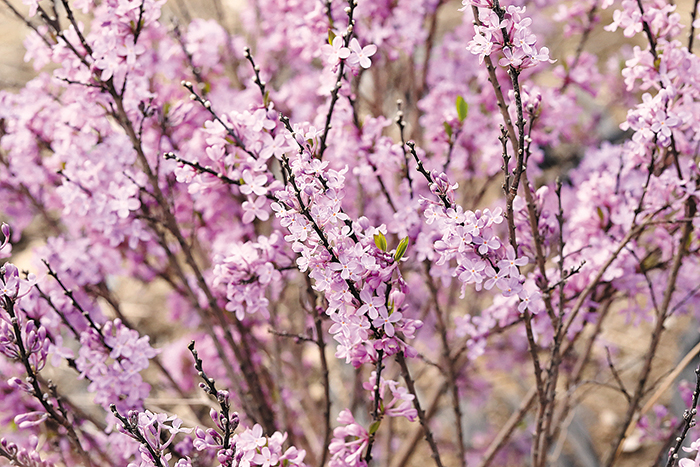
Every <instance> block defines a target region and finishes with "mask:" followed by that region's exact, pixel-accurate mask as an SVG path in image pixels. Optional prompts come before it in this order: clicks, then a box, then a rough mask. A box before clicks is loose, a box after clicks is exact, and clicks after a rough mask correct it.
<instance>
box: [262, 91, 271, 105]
mask: <svg viewBox="0 0 700 467" xmlns="http://www.w3.org/2000/svg"><path fill="white" fill-rule="evenodd" d="M263 104H264V105H265V108H267V106H268V105H269V104H270V91H269V90H266V91H265V97H264V98H263Z"/></svg>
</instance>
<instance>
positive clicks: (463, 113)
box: [455, 96, 469, 123]
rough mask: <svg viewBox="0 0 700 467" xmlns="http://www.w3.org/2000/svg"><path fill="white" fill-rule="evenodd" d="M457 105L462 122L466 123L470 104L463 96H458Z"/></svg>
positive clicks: (458, 115)
mask: <svg viewBox="0 0 700 467" xmlns="http://www.w3.org/2000/svg"><path fill="white" fill-rule="evenodd" d="M455 106H456V107H457V117H458V118H459V122H460V123H464V120H466V118H467V114H468V113H469V104H467V103H466V102H465V100H464V98H463V97H462V96H457V101H456V102H455Z"/></svg>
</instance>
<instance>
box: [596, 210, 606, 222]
mask: <svg viewBox="0 0 700 467" xmlns="http://www.w3.org/2000/svg"><path fill="white" fill-rule="evenodd" d="M595 210H596V212H597V213H598V217H599V218H600V222H601V223H603V222H605V213H604V212H603V210H602V209H600V207H597V208H595Z"/></svg>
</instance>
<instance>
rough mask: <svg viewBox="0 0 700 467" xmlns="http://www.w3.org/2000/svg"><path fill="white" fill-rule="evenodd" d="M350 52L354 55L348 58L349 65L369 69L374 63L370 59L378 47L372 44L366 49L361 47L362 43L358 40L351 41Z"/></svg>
mask: <svg viewBox="0 0 700 467" xmlns="http://www.w3.org/2000/svg"><path fill="white" fill-rule="evenodd" d="M350 50H351V51H352V53H351V54H350V56H349V57H348V63H349V64H351V65H357V64H358V63H359V65H360V66H361V67H362V68H369V67H370V66H371V65H372V61H371V60H370V59H369V57H371V56H372V55H374V54H375V53H376V52H377V46H376V45H374V44H370V45H367V46H365V47H364V48H363V47H361V46H360V42H359V41H358V40H357V39H356V38H354V37H353V38H352V40H350Z"/></svg>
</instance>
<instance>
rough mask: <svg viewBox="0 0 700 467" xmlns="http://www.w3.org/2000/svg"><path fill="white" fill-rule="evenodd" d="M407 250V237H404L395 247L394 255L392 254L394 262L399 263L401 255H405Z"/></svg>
mask: <svg viewBox="0 0 700 467" xmlns="http://www.w3.org/2000/svg"><path fill="white" fill-rule="evenodd" d="M407 248H408V237H404V238H403V240H401V241H400V242H399V246H397V247H396V253H394V261H400V260H401V258H403V255H404V254H405V253H406V249H407Z"/></svg>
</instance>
